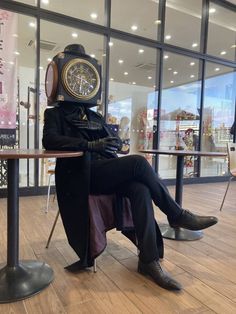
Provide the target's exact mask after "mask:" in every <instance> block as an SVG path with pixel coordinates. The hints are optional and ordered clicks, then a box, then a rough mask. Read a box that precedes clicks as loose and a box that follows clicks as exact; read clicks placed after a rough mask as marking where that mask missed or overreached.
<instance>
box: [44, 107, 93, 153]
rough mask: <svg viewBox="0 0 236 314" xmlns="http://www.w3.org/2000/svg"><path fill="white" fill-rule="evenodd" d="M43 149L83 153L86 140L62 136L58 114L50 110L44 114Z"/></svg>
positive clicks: (86, 144)
mask: <svg viewBox="0 0 236 314" xmlns="http://www.w3.org/2000/svg"><path fill="white" fill-rule="evenodd" d="M42 143H43V147H44V148H45V149H48V150H72V151H85V150H86V149H87V147H88V142H87V140H85V139H83V138H77V137H72V136H66V135H63V132H62V125H61V121H60V116H59V113H58V112H57V111H56V110H55V108H52V109H46V110H45V112H44V127H43V139H42Z"/></svg>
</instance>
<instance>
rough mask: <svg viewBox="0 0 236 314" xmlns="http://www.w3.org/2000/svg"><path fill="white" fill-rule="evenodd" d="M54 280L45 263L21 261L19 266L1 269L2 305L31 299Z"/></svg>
mask: <svg viewBox="0 0 236 314" xmlns="http://www.w3.org/2000/svg"><path fill="white" fill-rule="evenodd" d="M53 278H54V275H53V270H52V269H51V268H50V266H49V265H47V264H46V263H44V262H39V261H21V262H19V265H18V266H14V267H9V266H5V267H3V268H2V269H0V303H6V302H14V301H19V300H22V299H25V298H27V297H30V296H32V295H34V294H36V293H38V292H40V291H41V290H43V289H44V288H46V287H47V286H48V285H49V284H50V282H52V280H53Z"/></svg>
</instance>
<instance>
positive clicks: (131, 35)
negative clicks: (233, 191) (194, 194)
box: [0, 0, 236, 193]
mask: <svg viewBox="0 0 236 314" xmlns="http://www.w3.org/2000/svg"><path fill="white" fill-rule="evenodd" d="M235 21H236V1H229V2H227V1H219V0H212V1H208V0H203V1H202V0H188V1H184V0H178V1H174V0H163V1H154V0H139V1H137V0H126V1H124V0H96V1H95V0H86V1H76V0H68V1H63V0H41V1H40V0H38V1H36V0H25V1H23V0H22V1H4V0H2V1H1V3H0V36H1V38H0V48H1V50H0V93H1V98H0V114H1V117H0V128H1V130H0V139H1V141H0V145H1V147H2V148H6V147H9V148H11V147H20V148H41V147H42V144H41V138H42V128H43V112H44V110H45V108H46V106H47V101H46V96H45V91H44V77H45V71H46V68H47V64H48V63H49V62H50V61H51V59H52V57H53V56H54V55H55V54H57V53H58V52H60V51H62V50H63V49H64V47H65V46H66V45H68V44H71V43H80V44H82V45H83V46H84V47H85V49H86V52H87V53H88V54H90V55H91V56H93V57H94V58H96V59H98V60H99V62H100V63H101V64H102V69H103V70H102V71H103V85H102V86H103V87H102V88H103V93H102V104H101V105H99V106H98V107H97V108H96V110H98V111H99V112H101V113H102V114H104V115H106V117H107V121H108V123H110V124H112V125H113V127H114V128H115V129H117V132H118V133H119V135H120V136H121V138H122V139H123V143H124V145H123V153H125V154H134V153H139V150H140V149H148V148H150V149H151V148H158V147H160V148H163V149H188V150H203V151H216V152H217V151H219V152H222V151H226V143H227V142H229V141H233V136H232V135H231V134H230V127H231V125H232V123H233V121H234V119H235V116H236V114H235V112H236V111H235V107H236V103H235V95H236V72H235V69H236V62H235V57H236V42H235V34H236V23H235ZM234 140H235V139H234ZM146 157H147V158H148V160H149V161H150V163H153V157H152V156H150V155H149V156H146ZM50 164H51V161H50V162H49V161H46V160H43V161H40V162H38V161H22V163H21V165H20V169H21V170H20V186H21V188H22V192H24V191H25V193H44V192H45V191H46V185H47V178H48V175H47V172H48V171H47V169H48V167H49V166H50ZM175 165H176V163H175V159H174V157H171V156H161V157H160V158H159V162H158V171H159V173H160V176H161V177H162V178H163V179H173V178H175V170H176V169H175V167H176V166H175ZM5 172H6V170H5V163H4V162H1V173H2V176H1V178H2V179H1V186H0V187H1V190H2V192H4V190H5V188H6V185H5V180H4V176H5ZM225 175H227V163H226V161H225V159H220V158H209V157H202V158H201V160H198V159H193V158H192V157H189V158H188V159H186V160H185V177H186V178H189V181H194V182H196V181H202V180H203V181H204V180H205V181H206V180H221V179H223V178H224V176H225ZM190 178H191V179H190Z"/></svg>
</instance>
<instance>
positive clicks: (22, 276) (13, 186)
mask: <svg viewBox="0 0 236 314" xmlns="http://www.w3.org/2000/svg"><path fill="white" fill-rule="evenodd" d="M7 167H8V169H7V175H8V198H7V225H8V229H7V265H6V266H5V267H3V268H1V269H0V303H6V302H13V301H18V300H22V299H25V298H27V297H30V296H31V295H33V294H36V293H38V292H40V291H41V290H42V289H44V288H45V287H47V286H48V285H49V284H50V283H51V281H52V280H53V277H54V275H53V270H52V269H51V268H50V266H49V265H47V264H46V263H44V262H40V261H31V260H28V261H27V260H26V261H19V192H18V191H19V159H9V160H8V162H7Z"/></svg>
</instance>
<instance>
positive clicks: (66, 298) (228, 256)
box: [0, 182, 236, 314]
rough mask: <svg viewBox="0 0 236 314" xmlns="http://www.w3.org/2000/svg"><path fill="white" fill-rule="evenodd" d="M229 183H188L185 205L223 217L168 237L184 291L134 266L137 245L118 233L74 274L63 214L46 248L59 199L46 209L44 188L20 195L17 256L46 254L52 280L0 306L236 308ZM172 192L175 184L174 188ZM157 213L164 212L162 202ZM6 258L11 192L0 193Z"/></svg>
mask: <svg viewBox="0 0 236 314" xmlns="http://www.w3.org/2000/svg"><path fill="white" fill-rule="evenodd" d="M225 188H226V183H214V184H198V185H186V186H185V187H184V207H185V208H189V209H191V210H193V211H194V212H198V213H201V214H213V215H216V216H217V217H218V218H219V223H218V224H217V225H215V226H213V227H212V228H209V229H207V230H205V231H204V237H203V238H202V239H201V240H198V241H188V242H186V241H185V242H177V241H171V240H165V258H164V260H163V262H162V265H163V267H164V268H165V269H167V270H168V271H169V272H170V273H171V274H172V276H174V278H175V279H176V280H178V281H179V282H180V283H181V284H182V285H183V287H184V288H183V290H182V291H181V292H169V291H167V290H164V289H162V288H160V287H158V286H157V285H155V283H153V282H152V281H151V280H150V279H148V278H146V277H143V276H142V275H140V274H138V273H137V272H136V268H137V255H136V249H135V248H134V246H133V245H132V244H131V243H130V242H129V241H128V240H126V239H125V238H124V237H123V236H122V235H121V234H120V233H118V232H116V231H113V230H112V231H110V232H109V233H108V246H107V249H106V251H105V252H104V253H103V254H102V255H101V256H100V257H99V258H98V261H97V263H98V271H97V273H93V272H92V270H88V271H86V272H83V273H80V274H77V275H73V274H71V273H68V272H67V271H65V270H64V266H66V265H68V264H69V263H72V262H74V261H76V260H77V259H76V255H75V254H74V252H73V251H72V249H71V248H70V246H69V245H68V244H67V241H66V238H65V234H64V231H63V227H62V223H61V221H60V222H59V223H58V225H57V227H56V231H55V234H54V237H53V239H52V243H51V246H50V248H49V249H45V243H46V239H47V236H48V234H49V230H50V227H51V225H52V222H53V220H54V217H55V214H56V211H57V205H56V202H54V203H51V208H50V211H49V213H48V214H45V213H44V211H43V208H44V206H45V204H46V198H45V196H37V197H24V198H21V199H20V207H21V209H20V258H21V259H39V260H43V261H46V262H47V263H48V264H50V265H51V266H52V268H53V269H54V272H55V280H54V282H53V283H52V284H51V285H50V286H49V287H48V288H47V289H45V290H44V291H42V292H41V293H39V294H37V295H35V296H33V297H31V298H28V299H26V300H24V301H20V302H15V303H11V304H1V305H0V313H1V314H5V313H11V314H13V313H17V314H24V313H30V314H31V313H32V314H37V313H42V314H49V313H55V314H58V313H76V314H77V313H161V314H167V313H184V314H189V313H201V314H203V313H204V314H209V313H221V314H222V313H224V314H226V313H232V314H233V313H234V314H235V313H236V182H233V183H232V184H231V186H230V190H229V193H228V196H227V200H226V202H225V206H224V208H223V211H222V212H219V206H220V202H221V200H222V196H223V193H224V191H225ZM170 191H171V193H173V188H172V187H171V188H170ZM155 211H156V216H157V219H158V221H161V222H164V221H166V220H165V216H164V215H163V214H162V213H160V211H159V210H158V209H156V210H155ZM5 261H6V199H0V263H5Z"/></svg>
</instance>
